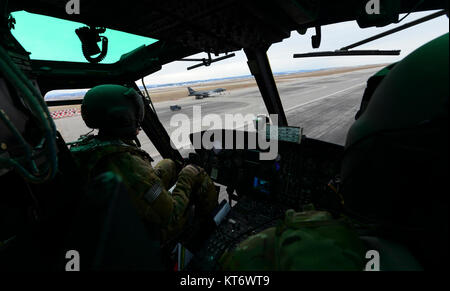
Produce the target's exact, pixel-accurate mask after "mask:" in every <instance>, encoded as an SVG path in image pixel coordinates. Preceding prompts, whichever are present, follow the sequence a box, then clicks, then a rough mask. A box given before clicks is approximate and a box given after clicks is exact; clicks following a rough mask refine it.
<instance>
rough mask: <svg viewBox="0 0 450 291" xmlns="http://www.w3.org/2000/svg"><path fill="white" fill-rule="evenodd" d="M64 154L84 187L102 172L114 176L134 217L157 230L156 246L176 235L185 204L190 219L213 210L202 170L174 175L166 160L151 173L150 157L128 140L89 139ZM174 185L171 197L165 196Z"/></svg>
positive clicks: (215, 196) (172, 165)
mask: <svg viewBox="0 0 450 291" xmlns="http://www.w3.org/2000/svg"><path fill="white" fill-rule="evenodd" d="M70 150H71V152H72V154H73V156H74V157H75V160H76V161H77V164H78V165H79V167H80V170H81V172H82V173H83V175H84V177H85V179H86V182H89V181H90V180H91V179H93V178H95V177H96V176H97V175H99V174H101V173H103V172H105V171H112V172H114V173H115V174H117V175H118V176H119V177H120V178H121V179H122V182H123V183H124V185H125V187H126V188H127V190H128V192H129V194H130V195H131V200H132V202H133V204H134V206H135V207H136V209H137V211H138V214H139V216H140V217H141V218H142V219H143V220H144V222H145V223H147V224H148V225H150V226H152V227H155V228H156V229H159V230H160V240H161V241H162V242H164V241H167V240H169V239H172V238H174V237H175V236H176V235H177V234H179V233H180V232H181V231H182V229H183V227H184V226H185V223H186V220H187V217H188V215H187V213H188V211H187V210H188V206H190V205H191V203H194V204H195V212H196V214H199V215H200V216H201V215H203V217H204V215H207V214H208V213H211V212H212V210H213V209H214V208H215V207H216V206H217V199H218V193H217V191H216V190H215V186H214V183H213V182H212V180H211V179H210V178H209V176H208V175H207V174H206V172H205V171H204V170H203V169H202V168H200V167H197V166H193V165H188V166H186V167H184V168H183V169H182V170H181V171H180V172H179V173H177V171H176V165H175V162H173V161H172V160H169V159H165V160H162V161H160V162H159V163H158V164H157V165H156V166H155V168H153V167H152V165H151V161H152V159H151V157H150V156H149V155H148V154H147V153H146V152H145V151H143V150H141V149H140V148H138V147H137V146H136V145H135V144H134V142H133V141H122V140H100V139H98V138H95V137H89V138H87V139H85V140H83V141H81V142H79V143H77V144H75V145H74V146H72V147H71V149H70ZM175 182H176V186H175V188H174V190H173V191H172V193H170V192H168V190H169V189H170V188H171V186H172V185H173V184H174V183H175Z"/></svg>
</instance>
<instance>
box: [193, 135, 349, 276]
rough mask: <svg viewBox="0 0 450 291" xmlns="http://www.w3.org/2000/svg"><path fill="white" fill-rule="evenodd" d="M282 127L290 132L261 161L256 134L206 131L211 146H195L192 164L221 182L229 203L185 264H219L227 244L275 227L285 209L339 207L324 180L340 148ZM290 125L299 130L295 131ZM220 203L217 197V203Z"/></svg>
mask: <svg viewBox="0 0 450 291" xmlns="http://www.w3.org/2000/svg"><path fill="white" fill-rule="evenodd" d="M282 130H285V131H279V132H284V133H286V132H288V133H289V135H288V136H281V135H279V138H278V144H277V146H278V148H277V150H278V151H277V154H276V158H274V159H271V160H261V159H260V153H261V152H263V151H262V150H260V149H258V147H256V148H253V149H251V148H249V144H251V142H250V143H249V140H251V139H254V138H255V136H254V135H256V134H257V133H256V132H239V131H236V130H215V131H213V132H211V131H210V132H209V133H208V135H209V138H210V139H211V140H210V141H211V144H213V145H214V146H213V147H212V148H211V149H205V148H204V147H200V148H196V149H195V150H196V155H195V159H196V163H198V164H199V165H200V166H202V167H203V168H204V169H205V170H206V171H207V173H208V174H209V175H210V177H211V178H212V179H213V181H214V182H216V183H217V184H220V185H222V186H223V187H226V190H227V193H228V202H229V204H230V205H233V206H232V207H231V209H230V210H229V212H228V211H227V212H226V216H224V215H223V211H222V213H221V214H220V216H224V219H223V220H222V221H221V222H220V224H218V226H217V227H216V228H215V229H214V230H213V233H212V235H210V236H209V237H208V239H207V240H206V241H205V242H204V243H203V244H202V245H199V246H197V247H194V249H191V250H190V251H191V252H192V253H193V259H192V260H191V261H190V263H189V264H188V265H187V269H191V270H214V269H218V268H219V266H218V265H217V260H218V259H219V258H220V256H221V255H222V253H223V252H224V251H225V250H226V249H227V248H232V247H234V246H235V245H237V244H238V243H240V242H241V241H243V240H244V239H245V238H247V237H248V236H250V235H252V234H255V233H257V232H259V231H261V230H263V229H265V228H268V227H270V226H274V225H275V224H276V223H277V221H278V220H279V219H282V218H283V217H284V213H285V211H286V210H288V209H294V210H297V211H301V210H303V208H304V206H306V205H309V204H313V205H314V206H315V207H316V208H325V209H333V208H336V207H339V205H338V204H339V201H338V199H337V195H336V193H335V192H333V191H332V190H331V188H330V187H329V183H330V181H331V180H333V179H335V178H336V177H337V176H338V174H339V171H340V161H341V158H342V155H343V151H344V149H343V147H342V146H339V145H335V144H330V143H326V142H323V141H319V140H314V139H310V138H307V137H305V136H304V135H302V134H301V133H302V132H301V129H299V128H283V129H282ZM295 130H297V131H298V133H299V134H295ZM205 132H206V131H203V132H199V133H195V134H192V135H191V141H194V139H195V138H203V135H204V134H205ZM293 132H294V135H292V133H293ZM195 135H200V136H195ZM238 135H240V139H239V138H237V137H238ZM231 136H232V137H233V141H234V143H233V147H232V148H231V149H230V148H227V147H225V143H224V140H225V137H228V138H230V137H231ZM236 140H237V141H238V142H236ZM242 141H244V142H242ZM239 142H240V143H239ZM193 144H194V142H193ZM228 147H229V144H228ZM224 204H225V201H222V204H221V206H224ZM228 206H229V205H227V208H228V209H229V207H228ZM216 220H217V219H216Z"/></svg>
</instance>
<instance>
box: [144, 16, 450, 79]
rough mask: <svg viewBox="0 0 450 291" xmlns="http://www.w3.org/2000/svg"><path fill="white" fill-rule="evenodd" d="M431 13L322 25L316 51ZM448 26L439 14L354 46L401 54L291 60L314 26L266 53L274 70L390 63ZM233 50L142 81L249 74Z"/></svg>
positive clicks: (240, 54)
mask: <svg viewBox="0 0 450 291" xmlns="http://www.w3.org/2000/svg"><path fill="white" fill-rule="evenodd" d="M431 13H433V12H420V13H413V14H410V15H409V16H408V17H407V18H405V19H404V20H403V21H402V22H401V23H400V24H393V25H389V26H385V27H383V28H366V29H361V28H359V26H358V25H357V23H356V21H351V22H345V23H340V24H335V25H328V26H324V27H322V43H321V47H320V48H319V49H318V50H317V51H323V50H336V49H339V48H341V47H343V46H346V45H349V44H352V43H354V42H357V41H359V40H362V39H364V38H367V37H370V36H372V35H375V34H378V33H380V32H382V31H386V30H388V29H392V28H394V27H397V26H400V25H402V24H404V23H407V22H410V21H412V20H415V19H418V18H421V17H424V16H425V15H428V14H431ZM403 16H404V15H401V16H400V18H401V17H403ZM448 27H449V21H448V18H447V16H441V17H439V18H436V19H433V20H431V21H428V22H425V23H422V24H419V25H418V26H414V27H412V28H408V29H406V30H403V31H401V32H398V33H396V34H393V35H390V36H387V37H384V38H381V39H379V40H376V41H373V42H371V43H368V44H366V45H363V46H360V47H357V49H383V50H391V49H401V55H400V56H369V57H368V56H364V57H321V58H306V59H294V58H293V57H292V56H293V54H294V53H304V52H311V51H313V49H312V47H311V36H312V35H313V34H314V30H313V29H309V30H308V32H307V33H306V35H300V34H298V33H297V32H292V33H291V37H290V38H289V39H285V40H284V41H283V42H280V43H275V44H273V45H272V46H271V47H270V49H269V51H268V53H267V54H268V57H269V61H270V64H271V66H272V70H273V71H274V72H283V71H291V70H314V69H323V68H332V67H342V66H358V65H366V64H380V63H391V62H395V61H398V60H400V59H402V58H403V57H405V56H406V55H408V54H409V53H410V52H412V51H413V50H414V49H416V48H417V47H419V46H420V45H422V44H424V43H426V42H428V41H430V40H432V39H434V38H436V37H438V36H441V35H443V34H444V33H448ZM235 53H236V56H235V57H233V58H230V59H227V60H224V61H220V62H217V63H213V64H212V65H211V66H209V67H200V68H197V69H193V70H190V71H187V70H186V68H187V67H188V66H191V65H193V64H195V63H188V62H174V63H171V64H168V65H165V66H163V68H162V69H161V70H160V71H159V72H156V73H154V74H152V75H150V76H147V77H146V78H145V82H146V84H151V85H153V84H165V83H173V82H183V81H193V80H205V79H211V78H221V77H230V76H239V75H248V74H250V71H249V69H248V67H247V63H246V61H247V60H246V57H245V54H244V52H243V51H242V50H241V51H237V52H235ZM192 57H195V58H203V57H206V54H205V53H202V54H197V55H194V56H192Z"/></svg>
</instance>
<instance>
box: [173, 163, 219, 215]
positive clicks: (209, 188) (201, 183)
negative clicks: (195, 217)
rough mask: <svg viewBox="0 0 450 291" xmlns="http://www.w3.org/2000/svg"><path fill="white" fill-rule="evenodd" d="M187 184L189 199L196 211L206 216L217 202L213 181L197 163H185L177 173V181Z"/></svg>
mask: <svg viewBox="0 0 450 291" xmlns="http://www.w3.org/2000/svg"><path fill="white" fill-rule="evenodd" d="M179 183H182V184H183V185H185V186H187V185H190V187H191V189H190V197H189V199H190V200H191V201H192V203H193V204H194V205H195V209H196V213H197V214H199V215H200V216H206V215H208V214H210V213H212V211H213V210H214V208H215V207H216V206H217V204H218V193H217V191H216V188H215V185H214V182H213V181H212V180H211V178H210V177H209V176H208V174H207V173H206V171H205V170H204V169H203V168H201V167H199V166H197V165H193V164H190V165H187V166H186V167H184V168H183V169H182V170H181V172H180V174H179V175H178V182H177V187H178V185H179Z"/></svg>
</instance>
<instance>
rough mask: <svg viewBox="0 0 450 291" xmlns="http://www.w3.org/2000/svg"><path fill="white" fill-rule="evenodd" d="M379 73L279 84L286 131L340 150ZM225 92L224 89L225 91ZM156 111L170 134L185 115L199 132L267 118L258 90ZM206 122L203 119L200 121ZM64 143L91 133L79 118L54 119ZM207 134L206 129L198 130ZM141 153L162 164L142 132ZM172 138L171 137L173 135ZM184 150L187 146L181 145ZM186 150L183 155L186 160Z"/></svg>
mask: <svg viewBox="0 0 450 291" xmlns="http://www.w3.org/2000/svg"><path fill="white" fill-rule="evenodd" d="M380 69H381V68H371V69H364V70H357V71H352V72H347V73H341V74H333V75H327V76H320V77H306V78H298V79H292V80H284V81H283V82H277V87H278V91H279V94H280V97H281V101H282V104H283V108H284V111H285V112H286V117H287V119H288V124H289V125H290V126H298V127H302V128H303V129H304V131H303V133H304V134H305V135H306V136H308V137H310V138H316V139H320V140H324V141H327V142H332V143H336V144H340V145H343V144H344V143H345V137H346V133H347V131H348V129H349V128H350V126H351V124H352V123H353V122H354V116H355V114H356V112H357V111H358V109H359V105H360V102H361V98H362V95H363V92H364V89H365V86H366V82H367V79H368V78H369V77H370V76H372V75H373V74H374V73H375V72H377V71H378V70H380ZM224 88H226V87H224ZM154 105H155V109H156V112H157V114H158V116H159V118H160V120H161V123H162V124H163V125H164V127H165V128H166V130H167V131H168V133H169V135H171V134H172V133H173V132H174V131H175V130H176V129H177V127H176V126H171V125H170V122H171V120H172V121H173V118H174V116H175V115H176V114H184V115H185V116H187V118H188V119H189V120H190V121H191V125H192V126H191V131H192V129H193V128H196V127H197V128H199V126H201V123H202V120H201V119H202V118H203V119H204V117H205V116H207V115H209V114H216V115H218V116H221V118H222V120H223V121H224V120H225V118H224V116H225V115H226V114H234V115H236V114H242V115H243V116H245V115H247V114H251V115H253V116H257V115H258V114H267V110H266V108H265V105H264V102H263V99H262V97H261V95H260V93H259V89H258V88H257V87H250V88H241V89H234V90H231V91H227V92H225V94H223V95H217V96H214V97H209V98H204V99H200V100H195V99H194V97H188V98H184V99H181V100H176V101H165V102H158V103H155V104H154ZM171 105H179V106H180V107H181V110H179V111H171V110H170V109H169V107H170V106H171ZM194 106H198V107H196V108H197V110H200V111H201V116H195V118H193V116H194V111H193V109H194ZM203 122H204V120H203ZM55 123H56V125H57V127H58V129H59V130H60V131H61V133H62V135H63V138H64V139H65V140H66V142H69V141H73V140H76V139H77V138H78V137H79V135H80V134H85V133H87V132H88V131H89V129H88V128H87V127H86V126H85V125H84V123H83V121H82V119H81V116H74V117H68V118H62V119H57V120H55ZM242 125H243V124H225V121H224V122H223V123H222V124H220V126H212V127H213V128H216V127H225V128H239V127H241V128H242ZM201 128H202V129H203V130H204V129H207V128H210V126H201ZM138 137H139V140H140V141H141V144H142V148H143V149H144V150H146V151H147V152H148V153H149V154H150V155H151V156H152V157H153V158H154V159H155V161H158V160H160V159H161V157H160V156H159V154H158V152H157V151H156V149H155V148H154V146H153V145H152V143H151V142H150V140H149V139H148V138H147V136H146V135H145V134H144V133H143V132H141V133H140V134H139V136H138ZM172 137H173V136H172ZM185 146H187V144H186V145H185ZM189 151H190V150H189V149H184V150H181V152H182V155H187V153H188V152H189Z"/></svg>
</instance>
